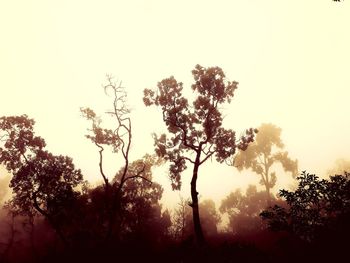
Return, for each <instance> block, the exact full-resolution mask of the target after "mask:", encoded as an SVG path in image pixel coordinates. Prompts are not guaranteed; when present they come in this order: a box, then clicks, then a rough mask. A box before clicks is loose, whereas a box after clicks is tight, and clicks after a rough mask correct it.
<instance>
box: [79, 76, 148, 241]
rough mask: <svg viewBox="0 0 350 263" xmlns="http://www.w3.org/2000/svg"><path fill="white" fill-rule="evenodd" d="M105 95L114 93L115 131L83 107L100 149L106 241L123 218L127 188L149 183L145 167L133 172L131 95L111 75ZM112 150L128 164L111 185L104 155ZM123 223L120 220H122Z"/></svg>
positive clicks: (95, 141)
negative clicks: (138, 182)
mask: <svg viewBox="0 0 350 263" xmlns="http://www.w3.org/2000/svg"><path fill="white" fill-rule="evenodd" d="M103 88H104V90H105V92H106V93H107V92H108V91H111V93H112V96H113V103H112V106H113V108H112V110H110V111H108V112H107V114H108V115H110V116H111V117H112V118H113V119H114V120H115V122H116V126H115V127H114V128H113V129H106V128H102V127H101V119H100V118H99V117H98V116H97V115H96V113H95V112H94V111H93V110H91V109H90V108H81V112H82V114H83V116H84V117H85V118H86V119H87V120H89V121H91V124H92V127H91V130H90V131H91V134H89V135H86V137H87V138H88V139H90V140H91V141H92V142H93V143H94V144H95V145H96V146H97V147H98V149H99V169H100V175H101V177H102V179H103V182H104V191H105V193H104V195H105V197H104V199H105V200H104V204H105V211H106V213H107V214H108V227H107V231H106V238H107V239H109V238H111V237H112V234H113V229H114V228H115V226H114V224H115V222H116V219H117V218H116V216H117V214H119V215H120V210H121V207H120V204H121V201H120V200H121V196H122V195H123V193H122V192H123V186H124V184H125V183H126V182H127V181H128V180H130V179H137V178H142V179H144V180H146V181H148V179H147V178H146V177H143V176H142V174H143V172H144V168H145V167H143V166H141V167H139V166H138V168H140V170H137V171H136V170H132V172H133V173H131V171H129V164H130V160H129V152H130V147H131V142H132V125H131V119H130V117H129V113H130V110H129V109H128V108H127V107H126V97H127V94H126V92H125V89H124V88H123V87H122V86H121V83H119V84H117V83H115V82H114V81H113V79H112V77H110V76H107V84H106V85H104V86H103ZM105 146H107V147H111V148H112V151H113V152H114V153H117V152H120V153H121V155H122V158H123V160H124V163H123V165H122V170H121V172H119V176H118V177H117V179H118V181H117V180H115V181H114V182H113V183H111V182H110V181H109V179H108V177H109V176H108V175H106V174H105V172H104V168H103V165H104V164H103V152H104V150H105V149H104V147H105ZM119 221H120V220H119Z"/></svg>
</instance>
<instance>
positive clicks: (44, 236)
mask: <svg viewBox="0 0 350 263" xmlns="http://www.w3.org/2000/svg"><path fill="white" fill-rule="evenodd" d="M192 73H193V77H194V84H193V85H192V90H193V91H194V93H195V94H196V97H195V99H194V101H193V102H192V103H190V102H189V101H188V99H187V98H185V97H184V96H183V94H182V89H183V86H182V83H181V82H178V81H176V80H175V79H174V78H173V77H170V78H167V79H164V80H163V81H161V82H159V83H158V85H157V88H156V89H155V90H152V89H146V90H145V91H144V103H145V105H146V106H151V105H154V106H156V107H159V108H160V109H161V112H162V115H161V116H160V118H161V120H162V121H163V122H164V123H165V125H166V127H167V133H165V134H161V135H154V140H155V153H156V154H154V155H152V154H146V155H145V156H144V157H143V158H141V159H139V160H130V157H129V156H130V150H131V145H132V134H133V133H132V120H131V119H130V116H129V113H130V111H129V109H128V108H127V107H126V92H125V90H124V89H123V87H121V85H119V84H117V83H115V82H113V79H112V78H110V77H108V78H107V84H106V85H105V86H104V89H105V91H106V92H109V93H110V94H111V95H112V104H111V105H112V109H111V110H110V111H108V112H107V114H108V115H109V116H110V117H111V118H113V120H114V123H115V126H114V127H112V128H107V127H105V126H104V123H103V118H101V117H99V116H98V115H97V114H96V113H95V112H94V111H93V110H92V109H90V108H81V113H82V115H83V117H84V118H86V119H87V121H88V122H89V123H90V125H91V126H90V129H89V133H88V134H87V135H86V137H87V139H89V140H90V141H91V142H92V143H93V144H94V145H95V146H96V154H97V156H98V164H97V165H98V166H99V172H100V174H99V176H100V178H101V179H102V183H101V184H100V185H98V186H95V187H92V186H90V185H89V183H88V182H87V181H85V180H84V177H83V174H82V172H81V171H80V170H79V169H77V168H76V167H75V165H74V163H73V160H72V158H70V157H68V156H63V155H54V154H52V153H51V152H49V151H48V150H47V149H46V144H45V140H44V139H43V138H41V137H40V136H37V135H35V132H34V120H33V119H30V118H28V116H26V115H22V116H3V117H1V118H0V140H1V141H0V142H1V145H0V163H1V164H2V165H3V166H5V167H6V169H7V171H8V172H9V173H10V174H11V179H10V185H9V186H10V188H11V189H12V197H11V199H10V200H9V201H8V202H6V204H5V206H4V208H3V210H1V213H2V214H1V223H0V227H1V231H2V235H1V237H0V242H1V243H0V257H1V258H0V259H1V261H2V262H62V261H67V262H73V261H79V262H84V261H85V262H96V261H107V262H113V261H121V262H124V261H129V262H134V261H135V262H137V261H140V260H143V261H146V262H152V261H153V262H164V261H165V262H214V261H216V262H232V261H234V260H235V261H236V260H237V261H238V260H244V261H245V262H247V261H253V262H256V261H263V262H277V261H281V260H284V261H290V262H292V261H294V260H299V261H300V260H301V259H305V258H310V260H311V259H315V258H317V259H319V258H323V259H324V258H328V257H335V256H340V255H343V254H344V253H345V251H344V250H342V249H341V248H343V246H342V245H344V243H342V242H340V240H342V238H347V235H346V234H348V233H349V228H348V222H349V221H348V219H349V202H350V198H349V193H350V189H349V174H348V173H346V172H345V174H343V175H336V176H334V177H331V178H330V180H329V181H327V180H320V179H319V178H317V177H316V176H314V175H309V174H307V173H305V172H303V173H301V175H300V176H299V177H297V180H298V182H299V187H298V188H297V190H296V191H294V192H289V191H286V190H282V191H280V195H279V196H278V197H276V196H275V195H274V194H273V193H272V189H273V187H274V186H275V184H276V182H277V179H278V176H280V175H277V172H276V171H275V170H274V165H275V164H280V165H281V167H282V168H283V170H284V173H286V174H287V173H289V174H290V175H291V176H292V177H293V178H295V177H296V176H297V175H298V163H297V160H293V159H291V158H290V156H289V154H288V152H286V151H284V149H283V148H284V145H283V143H282V141H281V138H280V134H281V129H280V128H278V127H277V126H275V125H273V124H262V125H261V126H260V127H258V128H248V129H247V130H246V131H245V132H244V133H243V135H242V136H239V138H236V133H235V132H234V131H233V130H231V129H225V128H224V127H222V119H223V117H222V113H221V111H220V109H221V106H222V105H223V104H224V103H229V102H230V101H231V100H232V98H233V96H234V91H235V90H236V89H237V85H238V82H235V81H228V80H227V79H226V76H225V74H224V73H223V71H222V69H221V68H219V67H212V68H204V67H202V66H199V65H197V66H196V67H195V69H194V70H193V72H192ZM107 151H111V152H112V153H114V154H117V155H118V156H119V159H121V160H122V164H121V165H120V169H119V170H117V171H116V172H115V175H114V177H113V178H112V179H110V177H109V176H107V175H106V174H105V171H104V157H105V154H106V152H107ZM213 158H214V159H215V160H216V161H217V162H219V163H226V164H229V165H231V166H233V167H236V168H237V169H238V170H240V171H241V170H243V169H250V170H251V171H252V172H253V173H255V174H256V175H257V176H259V177H260V179H261V180H260V184H261V185H262V186H263V187H264V188H265V190H264V191H258V190H257V187H256V186H254V185H252V186H249V187H248V188H247V190H246V192H245V193H242V192H241V190H236V191H234V192H232V193H231V194H229V195H228V196H227V197H226V198H225V199H224V200H223V201H222V203H221V205H220V207H219V209H218V210H217V209H216V207H215V204H214V202H213V201H211V200H199V198H198V195H199V193H198V191H197V188H196V184H197V180H198V178H199V176H198V175H199V174H200V167H201V165H202V164H203V163H205V162H206V161H207V160H209V159H213ZM160 165H169V175H170V179H171V184H172V186H173V189H175V190H180V189H181V176H182V172H183V171H184V170H186V169H187V168H189V167H190V166H191V168H192V169H191V170H192V179H191V199H189V200H184V199H182V200H181V202H180V203H179V205H178V207H177V208H176V209H175V210H174V211H169V210H167V209H164V208H163V207H162V205H161V204H160V199H161V197H162V194H163V188H162V186H161V185H159V184H158V183H156V182H154V181H153V180H152V169H153V168H154V167H156V166H160ZM0 197H1V196H0ZM223 215H225V216H226V217H227V218H228V224H227V229H226V231H223V232H222V231H221V232H219V231H218V229H217V227H218V223H219V222H220V220H221V219H222V217H223ZM270 230H272V231H270ZM344 233H345V234H344ZM327 238H333V239H337V240H338V241H339V242H332V246H328V244H327V242H326V240H327ZM325 246H327V250H326V249H323V250H322V253H320V252H317V251H318V249H320V248H324V247H325ZM342 253H343V254H342Z"/></svg>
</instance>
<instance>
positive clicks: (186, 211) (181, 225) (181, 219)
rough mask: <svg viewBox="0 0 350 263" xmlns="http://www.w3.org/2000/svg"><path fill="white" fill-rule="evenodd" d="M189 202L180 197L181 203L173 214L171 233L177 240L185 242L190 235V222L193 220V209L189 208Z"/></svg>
mask: <svg viewBox="0 0 350 263" xmlns="http://www.w3.org/2000/svg"><path fill="white" fill-rule="evenodd" d="M188 203H189V200H186V199H184V198H183V197H182V196H181V197H180V202H179V203H178V204H177V207H176V208H175V209H174V211H173V214H172V226H171V233H172V236H173V237H174V238H175V240H180V241H183V240H184V239H185V237H186V236H187V235H188V234H189V233H188V232H189V231H188V229H189V222H190V221H191V220H192V219H191V209H190V207H189V206H188Z"/></svg>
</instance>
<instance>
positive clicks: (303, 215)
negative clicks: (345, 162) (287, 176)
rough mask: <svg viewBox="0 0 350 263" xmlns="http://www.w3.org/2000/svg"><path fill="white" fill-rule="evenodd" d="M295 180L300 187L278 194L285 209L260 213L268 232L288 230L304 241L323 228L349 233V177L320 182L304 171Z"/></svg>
mask: <svg viewBox="0 0 350 263" xmlns="http://www.w3.org/2000/svg"><path fill="white" fill-rule="evenodd" d="M297 179H298V181H299V186H298V188H297V189H296V190H295V191H294V192H292V191H287V190H281V191H280V196H281V197H283V198H284V199H285V200H286V202H287V204H288V207H287V208H285V207H281V206H278V205H275V206H274V207H271V208H270V209H268V210H265V211H263V212H262V213H261V216H262V218H263V219H265V220H267V222H268V225H269V227H270V229H272V230H275V231H288V232H290V233H293V234H295V235H297V236H298V237H300V238H301V239H303V240H307V241H312V240H314V239H315V236H316V235H317V234H319V233H320V232H322V231H324V230H325V229H331V231H330V232H334V231H335V229H338V230H339V229H340V231H345V232H347V233H349V221H348V220H349V219H350V217H349V215H350V174H349V173H347V172H345V175H335V176H331V177H330V180H325V179H322V180H321V179H319V178H318V177H317V176H316V175H314V174H309V173H306V172H305V171H304V172H302V174H301V176H299V177H298V178H297ZM344 222H345V223H346V224H345V225H344ZM339 223H340V224H339ZM337 225H338V226H337ZM339 225H340V226H341V227H340V228H339Z"/></svg>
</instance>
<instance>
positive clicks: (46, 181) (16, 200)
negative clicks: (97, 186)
mask: <svg viewBox="0 0 350 263" xmlns="http://www.w3.org/2000/svg"><path fill="white" fill-rule="evenodd" d="M33 126H34V120H32V119H29V118H28V117H27V116H26V115H23V116H10V117H1V118H0V138H1V142H2V147H0V163H1V164H4V165H5V166H6V168H7V170H8V171H9V172H11V173H12V175H13V177H12V179H11V182H10V187H11V188H12V190H13V193H14V196H13V198H12V199H11V200H10V202H9V203H8V207H10V208H11V210H12V211H13V212H14V213H16V214H22V215H26V216H29V217H33V216H35V214H37V213H39V214H41V215H42V216H44V217H45V218H46V219H47V220H48V222H49V223H50V225H51V226H52V227H53V228H54V229H55V230H56V231H57V233H58V234H59V235H60V237H61V238H62V240H63V241H64V236H63V233H62V231H61V228H62V225H63V224H64V222H65V221H66V218H69V215H68V214H67V213H66V212H68V211H69V210H67V209H68V208H69V207H71V204H72V203H74V202H73V201H74V200H75V199H76V197H77V196H79V195H80V193H79V192H78V191H76V190H75V188H76V187H77V186H78V185H80V184H81V183H82V182H83V176H82V174H81V171H80V170H78V169H75V167H74V164H73V161H72V159H71V158H70V157H67V156H62V155H59V156H56V155H53V154H51V153H49V152H48V151H46V150H44V147H45V141H44V140H43V139H42V138H40V137H38V136H35V135H34V131H33ZM70 211H71V210H70ZM71 212H72V211H71Z"/></svg>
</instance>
